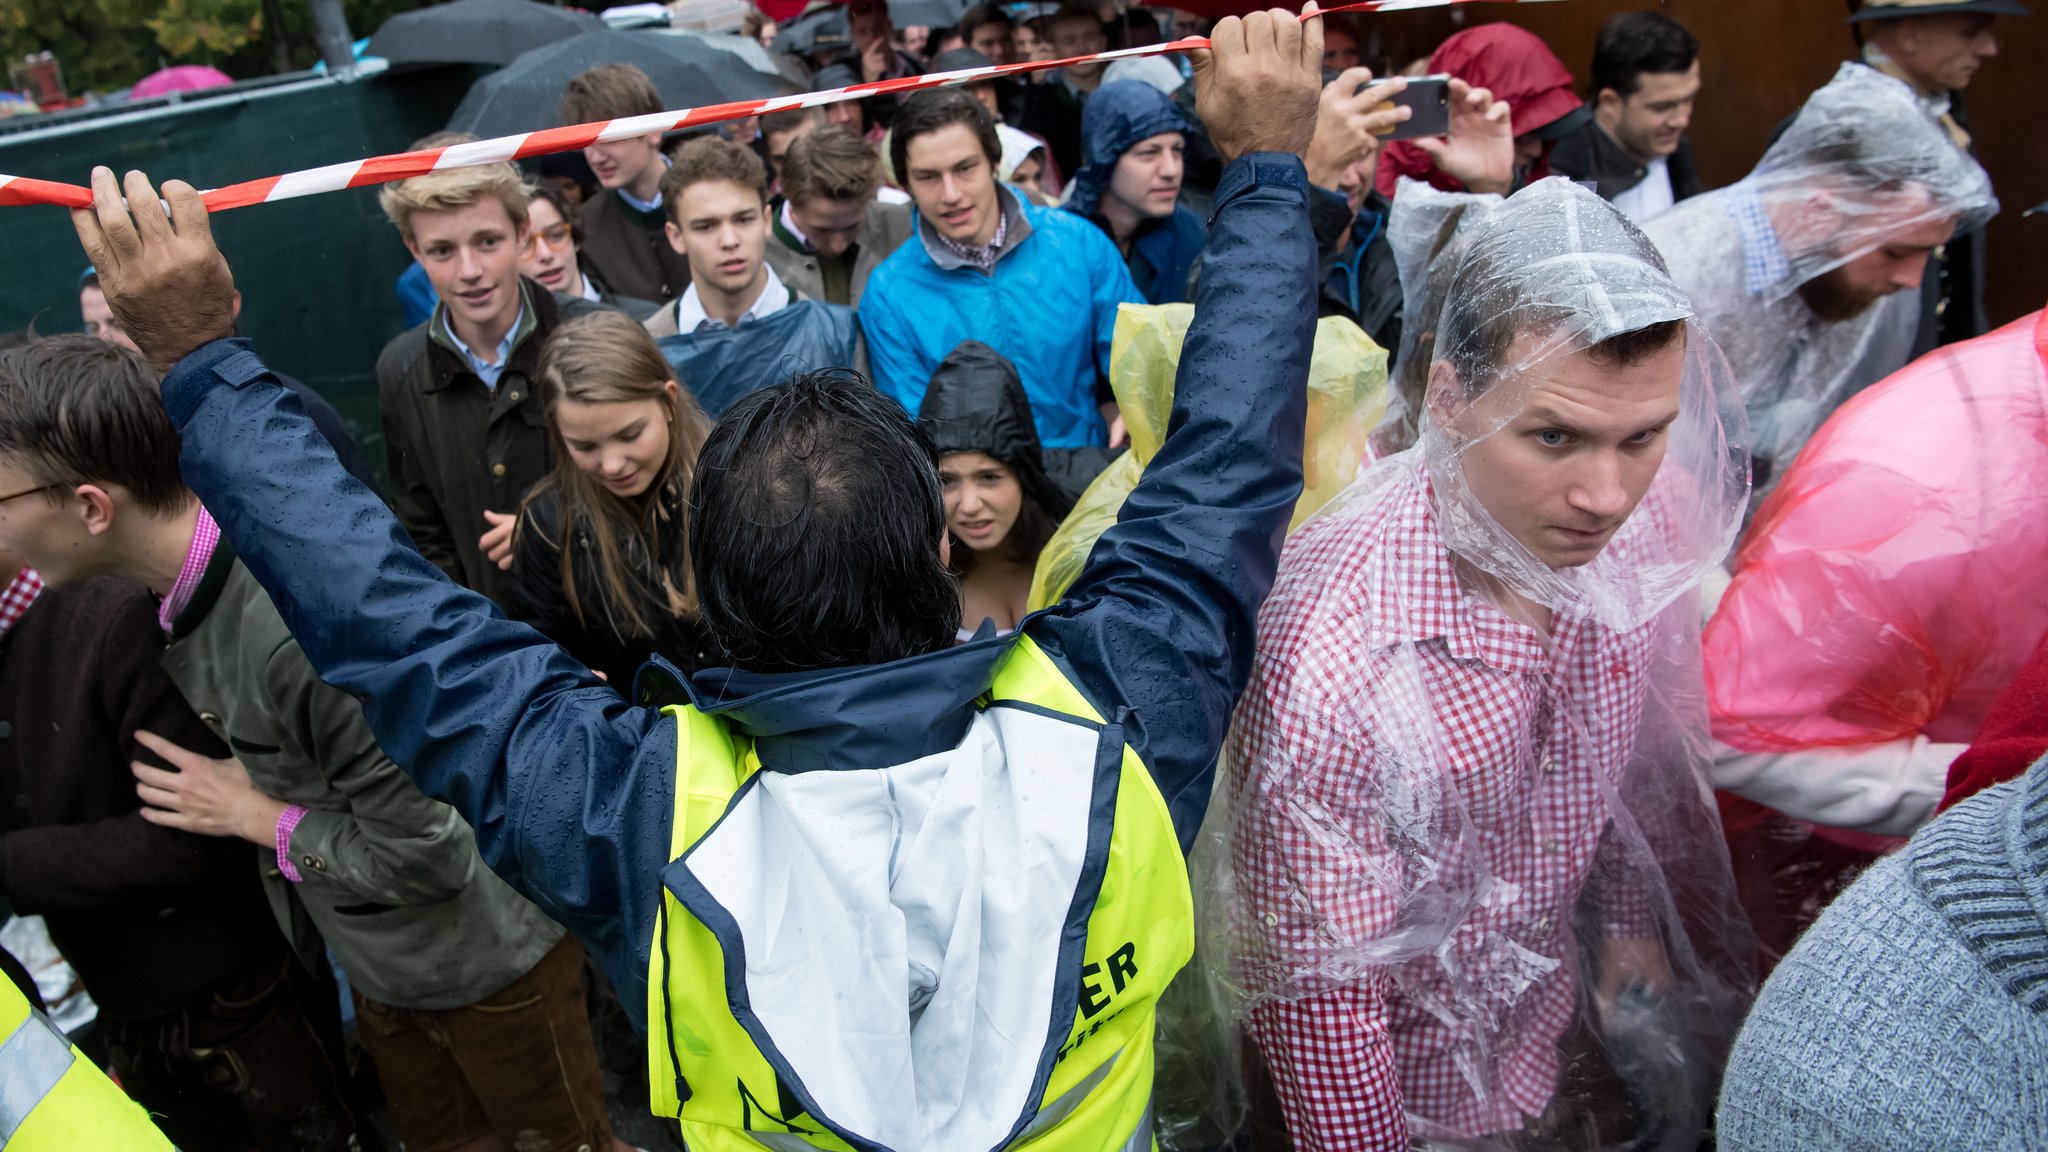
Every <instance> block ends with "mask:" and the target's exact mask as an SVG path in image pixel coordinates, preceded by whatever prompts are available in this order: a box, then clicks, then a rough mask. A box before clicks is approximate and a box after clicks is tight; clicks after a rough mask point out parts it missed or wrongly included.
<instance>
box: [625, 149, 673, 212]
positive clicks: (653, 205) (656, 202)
mask: <svg viewBox="0 0 2048 1152" xmlns="http://www.w3.org/2000/svg"><path fill="white" fill-rule="evenodd" d="M674 163H675V161H673V160H670V159H669V158H668V155H667V154H666V153H662V154H661V167H662V171H664V172H665V171H667V170H668V169H669V166H670V165H672V164H674ZM619 199H621V200H624V201H625V202H626V203H627V204H629V205H631V206H633V207H635V208H638V209H639V210H640V211H642V212H653V211H655V210H657V209H659V208H660V207H661V189H660V188H656V189H655V190H654V199H652V200H642V199H641V198H639V197H638V196H635V195H633V194H632V193H631V192H628V191H626V189H625V187H624V186H623V185H621V186H620V188H619Z"/></svg>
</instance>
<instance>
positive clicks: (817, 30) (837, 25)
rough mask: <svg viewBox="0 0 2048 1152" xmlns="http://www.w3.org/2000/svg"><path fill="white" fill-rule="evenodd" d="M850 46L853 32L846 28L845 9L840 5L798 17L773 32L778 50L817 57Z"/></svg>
mask: <svg viewBox="0 0 2048 1152" xmlns="http://www.w3.org/2000/svg"><path fill="white" fill-rule="evenodd" d="M852 46H853V34H852V33H851V32H849V31H848V30H847V27H846V9H845V8H844V7H843V6H839V5H834V6H833V7H830V8H823V9H820V10H818V11H816V12H813V13H811V14H810V15H808V16H799V17H797V18H796V19H795V20H792V21H790V22H789V23H787V24H784V25H783V26H782V27H781V28H780V29H778V30H777V31H776V33H775V50H776V51H777V52H795V53H797V54H799V55H804V56H816V55H826V54H830V53H834V52H840V51H844V50H846V49H849V48H851V47H852Z"/></svg>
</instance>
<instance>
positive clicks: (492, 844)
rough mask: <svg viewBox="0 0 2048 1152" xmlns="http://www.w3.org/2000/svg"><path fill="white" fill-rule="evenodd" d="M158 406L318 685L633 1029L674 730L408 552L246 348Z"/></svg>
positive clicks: (168, 380)
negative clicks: (541, 915) (578, 956)
mask: <svg viewBox="0 0 2048 1152" xmlns="http://www.w3.org/2000/svg"><path fill="white" fill-rule="evenodd" d="M163 397H164V407H165V409H166V410H167V411H168V412H169V413H170V416H171V420H172V422H173V423H174V424H176V425H177V428H178V431H179V434H180V435H181V436H182V437H183V441H184V447H183V451H182V454H181V457H180V462H181V464H182V466H183V470H184V475H185V482H186V483H187V484H188V485H190V486H191V488H192V489H193V491H195V492H197V493H198V494H199V498H200V499H201V500H202V501H203V502H204V503H205V504H206V507H207V509H208V510H209V511H211V512H212V513H213V516H214V519H215V520H217V521H219V523H220V526H221V530H222V531H223V532H224V533H225V534H226V535H227V538H228V540H229V542H230V543H231V544H232V545H233V546H234V549H235V553H236V555H237V556H239V557H241V559H242V562H243V563H244V564H246V565H247V566H248V569H249V572H250V574H251V575H253V576H255V578H256V580H257V582H258V583H259V584H261V585H262V586H263V589H264V591H266V592H268V593H269V594H270V598H271V600H272V601H273V602H274V603H275V604H276V605H277V609H278V612H279V614H280V615H282V616H283V617H284V621H285V624H286V626H287V627H288V628H290V630H291V633H292V635H293V637H294V638H296V639H297V640H298V642H299V647H300V648H301V649H302V650H303V651H304V653H305V655H306V659H307V660H308V661H309V662H310V663H311V664H312V666H313V669H314V671H316V672H317V673H318V674H319V675H320V678H321V679H323V680H325V681H326V682H327V683H329V684H331V685H333V686H335V687H337V688H339V689H341V690H342V691H344V692H347V693H349V694H350V695H352V696H355V697H356V698H357V699H358V700H359V701H361V702H362V705H363V715H364V716H365V718H367V719H368V720H369V723H370V730H371V732H372V733H373V734H374V735H375V736H376V739H377V742H378V744H379V745H380V746H381V747H382V748H383V749H384V752H385V753H386V754H387V755H389V756H390V757H391V759H392V761H393V762H395V763H396V764H398V766H399V767H401V768H403V769H404V770H405V772H406V773H407V775H409V776H411V777H412V778H413V780H414V781H415V782H417V783H418V785H419V787H420V789H421V791H424V792H425V793H426V794H427V795H429V796H432V797H434V798H436V799H439V800H444V801H446V802H447V803H449V804H450V805H452V806H453V807H454V808H455V810H456V812H457V813H459V814H460V815H461V817H462V818H463V820H464V821H465V822H467V823H468V824H469V825H470V827H472V828H473V829H475V830H476V845H477V851H478V853H479V854H480V855H481V856H482V857H483V860H484V863H485V864H487V865H489V866H490V867H491V869H492V870H493V871H495V872H497V873H498V874H499V875H500V876H502V877H504V878H505V880H506V881H507V882H508V883H510V884H511V885H512V887H513V888H514V889H516V890H518V891H519V892H520V893H522V894H523V895H525V896H526V897H527V898H528V899H530V900H532V901H533V902H534V903H535V904H537V905H538V906H539V907H540V908H541V910H542V911H544V912H546V913H547V914H548V915H549V916H551V917H552V918H554V919H555V920H556V921H557V922H559V923H561V924H562V925H563V926H565V927H567V928H569V929H570V930H571V931H573V932H575V933H576V934H577V935H578V936H579V937H580V938H581V939H582V940H584V942H585V943H587V944H588V945H589V946H590V947H591V949H592V950H593V951H594V952H596V953H597V954H598V956H599V957H600V958H601V959H602V960H603V962H604V964H605V967H606V970H607V972H608V973H609V974H610V976H611V978H612V981H613V983H614V985H615V986H616V987H617V988H618V992H619V998H620V1000H621V1001H622V1002H623V1003H624V1004H625V1005H626V1006H627V1011H628V1012H629V1013H632V1014H633V1015H634V1016H635V1017H636V1018H638V1017H639V1016H640V1014H641V1013H643V1012H644V1010H645V1005H646V996H645V981H646V948H647V945H648V941H649V940H651V939H652V935H653V922H654V913H655V909H656V907H657V906H658V895H659V888H658V885H659V883H660V877H659V872H660V869H661V867H662V865H663V864H665V863H666V862H667V860H666V857H667V850H668V831H669V816H670V813H671V812H672V810H673V803H672V791H673V787H674V779H675V747H676V746H675V728H674V723H673V721H670V720H668V719H666V718H663V717H661V716H659V715H657V714H655V713H654V712H652V711H650V710H647V709H643V708H633V707H630V706H628V705H627V703H626V702H625V700H623V699H622V698H621V697H620V696H619V695H618V693H616V692H614V691H613V690H612V689H610V688H607V687H605V686H604V684H603V683H602V682H600V681H599V680H598V679H597V678H596V677H594V676H592V675H591V673H590V672H589V670H588V669H586V668H584V667H583V666H582V665H580V664H578V663H577V662H576V661H575V660H573V659H571V658H570V657H569V656H568V655H567V654H566V653H564V652H563V651H562V650H561V649H560V648H557V647H556V646H555V645H553V644H552V643H549V642H548V641H547V640H546V639H544V638H543V637H542V636H541V635H540V634H539V633H538V632H535V631H534V630H533V629H531V628H529V627H527V626H526V625H524V624H518V623H514V622H512V621H510V620H507V619H506V618H505V617H504V615H503V614H502V613H501V612H499V610H498V609H497V607H496V606H495V605H493V604H492V603H491V602H490V601H489V600H486V599H485V598H484V597H482V596H481V595H478V594H477V593H475V592H471V591H469V590H468V589H465V588H462V587H460V586H459V585H457V584H456V583H455V582H454V581H452V580H450V579H448V577H447V576H446V575H445V574H443V573H442V572H441V571H440V570H439V569H438V568H436V567H434V565H432V564H431V563H429V562H428V561H427V560H426V559H425V558H423V557H422V556H421V555H420V554H419V553H418V552H417V551H415V550H414V549H413V548H412V546H411V543H410V542H409V541H408V539H407V538H406V535H405V532H404V530H403V529H401V528H400V527H399V525H398V521H397V520H396V519H394V518H393V517H392V515H391V513H390V512H389V511H388V510H386V509H385V507H384V505H383V504H382V503H380V502H379V501H378V500H377V498H376V496H375V495H374V494H373V493H371V491H370V490H369V489H368V488H366V487H364V486H363V485H362V483H361V482H360V481H357V480H356V479H354V478H353V477H351V476H349V475H348V473H347V472H345V471H344V470H343V469H342V467H341V465H340V464H339V463H338V462H336V460H335V458H334V453H333V451H332V449H330V448H329V447H328V446H327V443H326V441H325V440H324V439H323V438H322V437H321V436H320V433H319V431H318V430H317V429H315V428H314V426H313V423H312V421H311V420H308V419H307V418H306V416H305V413H304V410H303V409H301V408H300V406H299V403H298V400H297V398H296V397H294V396H292V395H291V394H290V393H289V392H286V391H284V390H283V389H282V388H279V387H277V385H276V377H275V376H274V375H273V374H272V373H271V371H270V369H269V368H267V367H266V366H265V365H264V363H263V361H262V360H261V359H259V358H258V357H257V356H256V354H255V352H253V351H252V350H251V349H250V347H249V345H248V343H247V342H246V341H242V340H219V341H215V342H214V343H211V344H208V345H206V346H205V347H203V348H200V349H199V350H197V351H195V352H193V353H192V354H191V355H189V356H187V357H186V358H185V359H184V360H183V361H181V362H180V363H179V364H178V365H177V367H175V368H174V369H172V371H171V373H170V375H168V376H166V377H165V378H164V382H163Z"/></svg>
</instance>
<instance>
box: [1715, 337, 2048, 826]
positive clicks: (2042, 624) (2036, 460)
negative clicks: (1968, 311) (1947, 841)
mask: <svg viewBox="0 0 2048 1152" xmlns="http://www.w3.org/2000/svg"><path fill="white" fill-rule="evenodd" d="M2044 359H2048V312H2036V313H2034V314H2033V315H2031V316H2028V317H2025V318H2024V319H2021V320H2017V321H2014V322H2013V323H2011V324H2008V325H2006V326H2005V327H2003V328H2001V329H1999V330H1998V331H1996V332H1993V333H1990V334H1989V335H1986V336H1980V337H1978V338H1977V339H1975V340H1971V341H1968V342H1966V343H1962V344H1956V345H1951V346H1950V347H1947V348H1944V349H1941V350H1940V351H1937V352H1935V353H1933V354H1931V355H1929V356H1926V357H1923V358H1922V359H1920V360H1918V361H1915V362H1914V363H1913V364H1912V365H1911V366H1909V367H1907V368H1905V369H1904V370H1902V371H1900V372H1897V373H1894V374H1893V375H1892V376H1891V377H1890V378H1888V379H1886V380H1885V381H1884V382H1883V383H1881V384H1878V385H1877V386H1876V387H1874V388H1871V389H1870V390H1868V391H1866V392H1864V393H1863V394H1862V395H1860V396H1858V397H1856V398H1855V399H1854V400H1851V401H1850V402H1849V403H1847V404H1845V405H1843V406H1842V408H1841V410H1840V411H1838V412H1836V413H1835V415H1834V416H1833V417H1832V418H1831V419H1829V421H1828V422H1827V423H1826V424H1825V425H1824V426H1822V428H1821V430H1820V432H1819V433H1818V434H1817V435H1816V436H1815V437H1814V438H1813V441H1812V442H1811V443H1810V444H1808V445H1807V447H1806V450H1805V452H1803V453H1802V454H1801V455H1800V457H1799V460H1798V462H1797V463H1796V464H1794V465H1793V467H1792V470H1791V471H1790V472H1789V473H1787V474H1786V476H1785V479H1784V482H1783V483H1782V484H1780V485H1779V487H1778V490H1777V492H1776V493H1774V494H1773V495H1772V497H1771V499H1770V500H1768V501H1766V502H1765V503H1764V505H1763V507H1762V509H1761V510H1760V511H1759V513H1758V515H1757V518H1756V522H1755V523H1754V524H1752V525H1751V526H1750V529H1749V533H1748V535H1747V536H1746V537H1745V538H1744V540H1743V543H1742V548H1741V550H1740V551H1738V552H1737V553H1736V556H1735V579H1734V581H1733V583H1731V584H1730V585H1729V588H1728V591H1727V593H1726V594H1725V595H1724V596H1723V597H1722V599H1721V604H1720V607H1719V609H1718V610H1717V611H1716V612H1715V614H1714V618H1713V620H1712V622H1711V623H1709V624H1708V626H1707V631H1706V654H1707V686H1708V688H1709V690H1710V692H1711V699H1712V701H1713V708H1714V735H1715V736H1716V737H1717V738H1719V739H1720V740H1722V741H1724V742H1726V743H1728V744H1730V745H1732V746H1734V747H1736V748H1739V749H1742V750H1744V751H1749V752H1785V751H1793V750H1797V749H1803V748H1814V747H1845V746H1846V747H1855V746H1867V745H1872V744H1882V743H1885V742H1888V741H1894V740H1901V739H1910V738H1913V737H1916V736H1925V737H1928V738H1930V739H1932V740H1936V741H1941V742H1944V743H1955V744H1967V743H1969V741H1970V740H1971V739H1972V738H1973V737H1974V736H1975V735H1976V734H1977V726H1978V724H1980V723H1982V721H1983V719H1984V713H1985V711H1986V710H1987V709H1989V708H1990V706H1991V702H1992V700H1993V699H1994V698H1995V697H1996V696H1997V695H1998V693H2000V692H2002V691H2004V689H2005V686H2006V685H2007V684H2009V683H2010V682H2011V681H2012V677H2013V673H2014V672H2016V671H2017V670H2018V669H2019V666H2020V665H2021V664H2022V663H2024V662H2025V661H2026V658H2027V654H2028V653H2029V652H2032V651H2033V649H2034V645H2035V644H2037V643H2038V642H2039V641H2040V639H2041V637H2042V634H2043V633H2044V632H2048V363H2044ZM1937 788H1938V782H1937Z"/></svg>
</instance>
